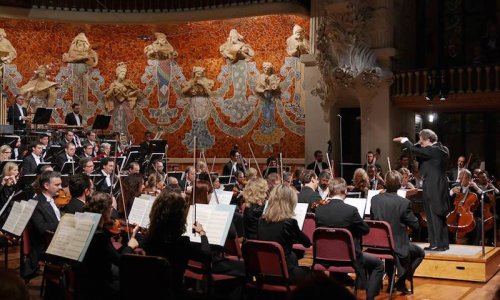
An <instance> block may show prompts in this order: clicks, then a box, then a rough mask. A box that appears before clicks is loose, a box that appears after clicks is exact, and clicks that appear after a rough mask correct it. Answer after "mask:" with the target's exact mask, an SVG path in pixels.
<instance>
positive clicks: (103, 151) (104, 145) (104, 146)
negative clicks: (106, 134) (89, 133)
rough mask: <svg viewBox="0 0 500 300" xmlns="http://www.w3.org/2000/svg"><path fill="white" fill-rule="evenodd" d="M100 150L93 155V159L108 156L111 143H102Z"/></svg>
mask: <svg viewBox="0 0 500 300" xmlns="http://www.w3.org/2000/svg"><path fill="white" fill-rule="evenodd" d="M100 151H101V152H99V153H98V154H97V155H96V156H94V160H102V159H103V158H108V157H109V154H110V153H111V144H109V143H102V144H101V149H100Z"/></svg>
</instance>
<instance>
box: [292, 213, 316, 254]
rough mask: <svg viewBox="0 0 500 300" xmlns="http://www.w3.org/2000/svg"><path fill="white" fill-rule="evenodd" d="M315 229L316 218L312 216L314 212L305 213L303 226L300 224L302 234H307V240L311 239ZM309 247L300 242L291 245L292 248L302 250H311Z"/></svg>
mask: <svg viewBox="0 0 500 300" xmlns="http://www.w3.org/2000/svg"><path fill="white" fill-rule="evenodd" d="M315 229H316V218H315V216H314V213H307V214H306V218H305V219H304V226H302V232H304V234H305V235H307V237H308V238H309V240H311V241H312V239H313V233H314V230H315ZM311 247H312V246H311ZM311 247H309V248H306V247H304V246H303V245H302V244H294V245H293V249H295V250H302V251H306V250H311Z"/></svg>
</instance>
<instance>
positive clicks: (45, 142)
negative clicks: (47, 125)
mask: <svg viewBox="0 0 500 300" xmlns="http://www.w3.org/2000/svg"><path fill="white" fill-rule="evenodd" d="M49 139H50V136H49V135H48V134H46V133H42V134H41V135H40V136H39V137H38V142H40V144H42V148H43V152H42V157H43V158H45V154H46V153H47V151H49V149H50V140H49Z"/></svg>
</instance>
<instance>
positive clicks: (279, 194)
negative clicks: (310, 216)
mask: <svg viewBox="0 0 500 300" xmlns="http://www.w3.org/2000/svg"><path fill="white" fill-rule="evenodd" d="M295 206H297V193H296V192H294V191H293V190H292V189H291V188H290V187H289V186H287V185H283V184H280V185H277V186H275V187H274V188H273V190H272V191H271V195H269V200H268V204H267V208H266V210H265V211H264V214H262V218H263V219H264V220H266V221H267V222H280V221H284V220H287V219H290V218H293V217H294V216H295V212H294V210H295Z"/></svg>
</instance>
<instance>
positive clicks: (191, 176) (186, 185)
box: [179, 166, 196, 191]
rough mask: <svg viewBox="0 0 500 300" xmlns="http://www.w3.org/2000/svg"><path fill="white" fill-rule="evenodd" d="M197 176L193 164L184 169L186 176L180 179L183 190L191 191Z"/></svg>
mask: <svg viewBox="0 0 500 300" xmlns="http://www.w3.org/2000/svg"><path fill="white" fill-rule="evenodd" d="M195 178H196V171H195V169H194V167H193V166H189V167H187V168H186V170H185V171H184V176H183V179H181V181H179V186H180V188H181V190H182V191H190V190H191V187H192V186H193V182H194V180H195Z"/></svg>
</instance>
